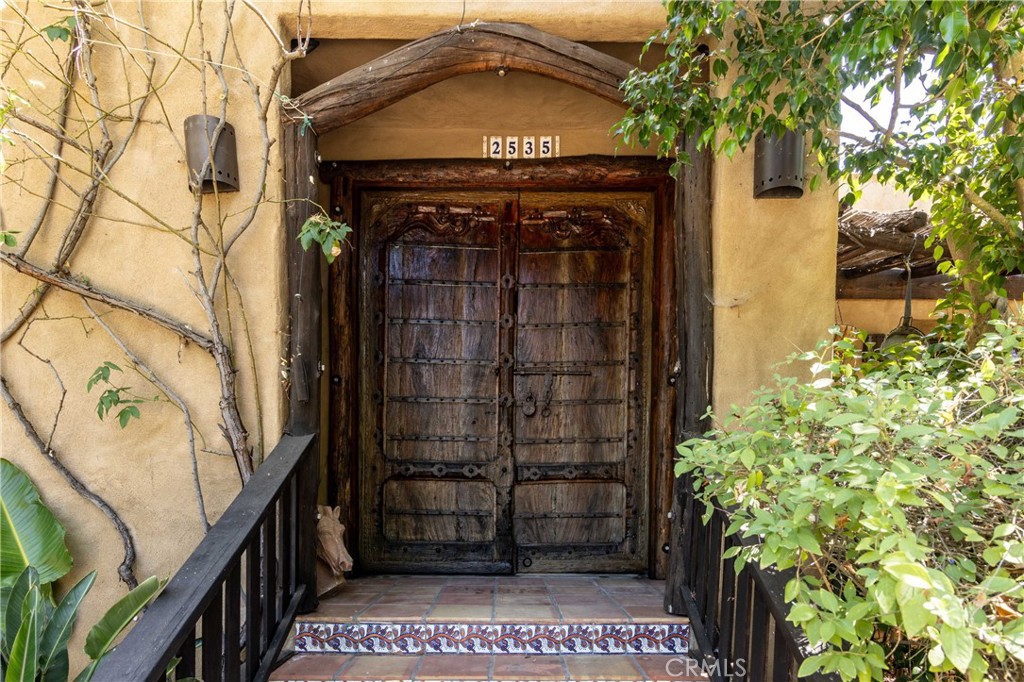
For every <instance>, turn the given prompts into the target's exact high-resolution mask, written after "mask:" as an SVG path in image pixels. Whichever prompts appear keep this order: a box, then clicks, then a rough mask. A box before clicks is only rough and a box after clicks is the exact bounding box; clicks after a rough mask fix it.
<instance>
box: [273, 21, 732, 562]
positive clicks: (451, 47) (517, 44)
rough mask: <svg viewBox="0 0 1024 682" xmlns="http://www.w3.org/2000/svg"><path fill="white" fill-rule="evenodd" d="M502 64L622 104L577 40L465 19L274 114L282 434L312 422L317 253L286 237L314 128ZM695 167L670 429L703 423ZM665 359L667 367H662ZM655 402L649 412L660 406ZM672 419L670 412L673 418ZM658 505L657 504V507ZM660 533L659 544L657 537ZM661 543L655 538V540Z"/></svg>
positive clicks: (610, 73)
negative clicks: (281, 219) (286, 340)
mask: <svg viewBox="0 0 1024 682" xmlns="http://www.w3.org/2000/svg"><path fill="white" fill-rule="evenodd" d="M500 68H506V69H511V70H517V71H523V72H528V73H532V74H536V75H541V76H545V77H547V78H551V79H554V80H558V81H560V82H563V83H566V84H569V85H572V86H574V87H577V88H580V89H582V90H584V91H586V92H589V93H591V94H593V95H595V96H598V97H600V98H602V99H605V100H608V101H611V102H614V103H617V104H622V103H623V102H622V93H621V91H620V89H619V88H620V85H621V83H622V80H623V79H624V78H625V77H626V76H627V75H628V73H629V71H630V70H631V66H630V65H629V64H627V63H626V62H624V61H622V60H619V59H616V58H614V57H611V56H609V55H606V54H604V53H601V52H598V51H597V50H594V49H593V48H590V47H588V46H586V45H583V44H580V43H575V42H572V41H569V40H566V39H564V38H560V37H558V36H554V35H551V34H548V33H544V32H542V31H539V30H537V29H535V28H533V27H530V26H526V25H522V24H488V23H475V24H472V25H468V26H461V27H455V28H452V29H449V30H446V31H442V32H439V33H435V34H433V35H430V36H428V37H425V38H422V39H420V40H417V41H414V42H412V43H409V44H407V45H404V46H402V47H400V48H398V49H396V50H394V51H392V52H390V53H388V54H386V55H384V56H382V57H380V58H378V59H375V60H373V61H371V62H369V63H367V64H364V65H363V66H361V67H359V68H356V69H353V70H351V71H349V72H346V73H344V74H342V75H340V76H338V77H337V78H334V79H333V80H331V81H328V82H327V83H324V84H323V85H320V86H318V87H316V88H314V89H312V90H310V91H308V92H307V93H305V94H303V95H302V96H300V97H298V98H296V99H295V100H294V101H293V102H292V103H291V104H292V105H293V106H288V107H286V108H285V111H284V112H283V119H284V120H283V123H284V126H283V128H284V130H283V135H284V140H283V141H284V164H285V175H286V183H287V184H286V192H285V214H286V228H287V230H286V234H287V237H286V239H287V243H288V252H289V266H288V267H289V275H288V276H289V310H290V331H291V335H290V352H289V359H290V363H291V387H290V405H289V408H290V410H289V411H290V416H289V421H288V424H289V426H288V430H289V432H291V433H295V434H299V433H316V432H318V431H319V427H320V414H321V410H320V400H319V397H320V390H319V389H320V382H319V376H320V374H321V372H322V365H321V364H320V360H321V333H322V332H321V320H320V318H321V302H322V291H321V274H320V273H321V270H320V268H321V261H322V257H321V255H320V254H319V253H318V252H317V251H315V250H314V251H309V252H305V251H303V250H302V249H301V247H300V246H299V243H298V240H297V239H296V235H297V234H298V232H299V230H300V228H301V226H302V224H303V223H304V222H305V220H306V219H307V218H308V217H309V216H310V214H311V213H312V212H313V210H314V208H315V205H316V204H315V201H316V199H317V197H318V185H317V183H316V178H317V177H318V168H317V166H318V154H317V136H318V135H322V134H325V133H327V132H330V131H333V130H336V129H337V128H340V127H342V126H344V125H346V124H349V123H352V122H353V121H356V120H358V119H360V118H362V117H364V116H367V115H369V114H371V113H373V112H376V111H379V110H381V109H383V108H385V107H387V106H389V105H391V104H394V103H395V102H397V101H399V100H401V99H403V98H405V97H408V96H409V95H412V94H414V93H416V92H419V91H421V90H424V89H425V88H427V87H429V86H431V85H434V84H436V83H440V82H442V81H444V80H446V79H449V78H452V77H454V76H459V75H464V74H470V73H479V72H486V71H497V70H499V69H500ZM687 146H688V151H689V152H690V155H691V158H692V160H693V164H692V165H690V166H687V167H686V168H685V169H684V170H683V172H682V174H681V175H680V178H679V182H677V183H676V192H675V193H676V197H675V206H676V207H677V210H676V211H675V225H674V229H673V233H674V240H673V241H674V258H673V261H674V264H675V289H676V296H675V303H674V304H673V305H674V306H676V309H677V310H678V315H675V316H674V317H675V319H676V320H677V321H678V322H677V324H678V327H677V328H674V329H672V330H667V329H666V330H664V331H665V333H671V334H672V336H673V337H674V338H673V341H674V344H675V346H676V347H677V348H678V355H677V354H676V353H675V352H673V353H671V355H672V358H666V360H674V359H676V358H677V359H678V363H675V365H676V370H675V371H673V372H672V373H671V376H668V377H664V380H666V381H668V383H669V384H670V385H672V386H675V387H676V389H677V393H676V395H677V398H676V400H674V401H673V402H674V405H675V409H674V410H673V409H672V408H668V411H669V412H670V413H671V414H670V415H668V416H669V421H670V422H673V426H674V428H673V429H672V431H673V434H674V435H675V436H677V437H678V436H689V435H691V434H694V433H697V432H701V431H703V428H702V417H703V415H704V413H705V412H706V410H707V407H708V405H709V402H710V389H711V380H710V374H711V366H712V345H713V335H712V309H711V304H710V301H711V297H710V292H711V253H710V224H711V222H710V217H711V205H710V177H711V172H710V171H711V165H710V164H711V159H710V156H709V155H708V154H707V153H706V152H705V153H697V152H696V150H695V149H694V148H692V145H687ZM672 364H673V362H667V364H666V366H672ZM666 407H667V406H661V407H659V408H658V409H666ZM673 417H674V418H673ZM661 511H665V510H661ZM667 539H668V538H667V537H664V538H661V540H667ZM660 545H661V542H660V541H659V543H658V546H660Z"/></svg>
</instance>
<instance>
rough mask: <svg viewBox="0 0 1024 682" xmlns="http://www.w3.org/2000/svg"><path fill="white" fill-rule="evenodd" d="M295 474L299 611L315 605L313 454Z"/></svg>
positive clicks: (316, 471) (316, 479) (316, 476)
mask: <svg viewBox="0 0 1024 682" xmlns="http://www.w3.org/2000/svg"><path fill="white" fill-rule="evenodd" d="M318 447H319V446H318V443H317V441H316V440H314V441H313V444H312V446H311V448H310V449H311V450H312V451H313V452H314V453H316V452H319V450H318ZM296 476H297V478H298V482H297V488H296V493H295V504H296V509H295V512H296V518H297V523H298V529H299V537H298V539H297V540H296V542H295V577H296V583H297V584H300V585H306V586H307V588H308V589H306V590H305V592H304V594H303V598H302V603H301V604H299V613H310V612H311V611H313V610H314V609H316V605H317V598H316V499H317V492H318V490H319V488H320V466H319V463H318V461H317V458H316V457H307V458H306V460H305V462H304V463H303V464H302V465H301V468H300V469H299V470H298V472H297V473H296Z"/></svg>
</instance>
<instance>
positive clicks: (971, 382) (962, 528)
mask: <svg viewBox="0 0 1024 682" xmlns="http://www.w3.org/2000/svg"><path fill="white" fill-rule="evenodd" d="M862 355H863V357H862ZM1022 355H1024V326H1022V325H1021V323H1020V322H1014V323H997V324H996V327H995V332H994V333H991V334H989V335H987V336H986V337H985V338H984V339H983V340H982V341H981V342H980V343H978V345H977V346H976V347H975V348H973V349H971V350H967V349H966V348H965V347H964V346H963V345H961V344H957V343H942V344H940V343H933V344H932V345H924V343H920V342H919V343H917V344H908V345H906V346H903V347H901V348H899V349H897V350H896V351H895V352H894V353H892V354H890V355H889V356H888V357H875V358H871V357H869V356H868V354H861V353H860V352H859V351H858V350H857V346H856V344H855V343H854V342H852V341H850V340H846V339H841V340H837V341H834V342H831V343H827V344H823V345H822V346H821V347H820V348H819V349H818V351H817V352H815V353H810V354H806V355H803V356H799V357H798V358H797V359H800V360H804V361H807V360H811V361H813V362H814V364H813V367H812V371H813V373H814V375H815V380H814V381H813V382H811V383H801V382H798V381H796V380H794V379H781V378H780V379H778V380H777V384H776V385H775V386H774V387H773V388H771V389H768V390H765V389H762V391H760V392H759V393H758V394H757V395H756V397H755V399H754V400H753V402H752V404H751V405H750V406H749V407H747V408H745V409H742V410H737V411H735V413H734V414H733V415H731V418H730V419H729V420H727V422H726V423H725V426H724V428H720V429H716V430H715V431H713V432H712V434H710V435H711V436H712V438H713V439H711V440H702V439H694V440H690V441H687V442H685V443H683V444H682V445H680V446H679V453H680V455H681V460H680V461H679V462H678V463H677V465H676V473H677V474H680V475H681V474H683V473H690V474H691V475H692V477H693V481H694V488H695V490H696V491H697V493H696V494H697V496H698V499H700V500H701V501H703V502H704V503H705V505H707V507H706V509H707V514H706V516H705V522H706V520H707V517H708V516H710V510H711V505H723V506H725V507H727V508H733V509H734V511H733V513H734V517H733V519H734V520H733V522H732V524H731V526H730V527H729V529H728V532H729V533H740V534H742V535H743V536H745V537H754V538H757V537H759V538H760V539H761V541H760V542H759V543H758V544H756V545H754V546H753V547H750V548H748V549H745V550H742V551H740V550H738V549H737V550H735V551H733V552H731V553H729V554H728V556H730V557H731V556H736V561H737V564H739V565H740V566H742V565H743V564H744V563H745V562H747V561H757V562H759V563H760V565H761V566H765V567H766V566H774V567H776V568H779V569H786V568H793V569H795V572H796V577H794V578H793V579H792V580H790V581H789V583H788V584H787V586H786V592H785V598H786V600H787V601H788V602H789V603H790V604H791V611H790V615H789V620H790V621H792V622H793V623H795V624H797V625H798V626H800V627H801V628H802V629H803V630H804V631H805V632H806V633H807V636H808V639H809V640H810V643H811V644H812V645H828V646H827V647H826V648H825V649H824V650H823V651H822V652H821V653H819V654H817V655H814V656H811V657H810V658H808V659H807V660H806V661H805V662H804V664H803V665H802V666H801V669H800V674H801V675H806V674H809V673H810V672H813V671H814V670H819V669H820V670H824V671H829V672H833V671H834V672H838V673H840V675H841V676H842V678H843V679H846V680H853V679H859V680H872V679H873V680H881V679H883V678H884V679H893V678H895V679H899V680H910V679H913V680H937V679H970V680H983V679H985V680H1015V681H1018V682H1019V680H1024V617H1022V615H1021V612H1022V611H1024V416H1022V415H1024V412H1022V407H1024V406H1022V403H1024V357H1022ZM883 671H888V672H883Z"/></svg>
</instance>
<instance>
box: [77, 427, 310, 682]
mask: <svg viewBox="0 0 1024 682" xmlns="http://www.w3.org/2000/svg"><path fill="white" fill-rule="evenodd" d="M314 444H315V438H314V436H312V435H306V436H289V435H285V436H283V437H282V438H281V441H280V442H279V443H278V444H277V447H275V448H274V450H273V451H272V452H271V453H270V456H268V457H267V459H266V461H265V462H264V463H263V465H262V466H261V467H260V468H259V469H257V470H256V472H255V473H254V474H253V476H252V478H251V479H250V480H249V482H248V483H247V484H246V485H245V486H244V487H243V488H242V490H241V492H240V493H239V494H238V496H237V497H236V498H235V500H234V501H233V502H232V503H231V505H230V506H229V507H228V509H227V511H225V512H224V514H223V516H221V518H220V520H218V521H217V523H216V524H214V526H213V527H212V528H211V529H210V531H209V532H208V533H207V534H206V537H204V538H203V540H202V542H200V543H199V546H198V547H196V549H195V551H194V552H193V553H192V555H191V556H190V557H189V558H188V559H187V560H186V561H185V564H184V565H183V566H182V567H181V569H180V570H179V571H178V572H177V573H176V574H175V575H174V577H173V578H172V579H171V581H170V582H169V583H168V585H167V587H166V588H165V589H164V591H163V592H162V593H161V594H160V596H158V597H157V598H156V600H155V601H154V602H153V604H152V605H150V607H149V608H148V609H147V610H146V612H145V614H144V615H143V616H142V618H141V619H140V620H139V622H138V623H136V625H135V627H134V628H132V630H131V632H129V633H128V636H127V637H125V639H124V641H123V642H121V643H120V644H119V645H118V646H117V648H116V649H114V650H113V651H112V652H111V653H110V654H109V655H108V656H107V657H106V658H104V659H103V661H102V662H101V663H100V665H99V667H98V669H97V671H96V674H95V676H94V677H93V680H95V682H125V681H126V680H132V681H133V682H155V681H156V680H159V679H163V678H165V677H166V678H167V679H175V678H181V677H191V676H196V677H200V678H201V679H202V680H203V681H204V682H217V681H220V680H225V681H238V680H245V681H246V682H253V681H257V680H266V679H267V678H268V677H269V676H270V672H271V670H272V669H273V666H274V664H275V661H276V658H277V655H278V654H279V653H280V651H281V647H282V646H283V645H284V642H285V639H286V638H287V635H288V632H289V630H290V628H291V624H292V621H293V620H294V618H295V614H296V613H304V612H308V611H311V610H313V609H314V608H316V589H315V586H316V564H315V557H314V545H313V543H314V538H315V532H316V530H315V524H316V520H315V519H316V517H315V514H316V507H315V504H316V477H317V466H316V464H317V462H316V457H315V452H316V448H315V445H314ZM197 659H199V660H198V665H197Z"/></svg>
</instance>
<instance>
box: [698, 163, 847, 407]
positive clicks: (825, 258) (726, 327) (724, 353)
mask: <svg viewBox="0 0 1024 682" xmlns="http://www.w3.org/2000/svg"><path fill="white" fill-rule="evenodd" d="M811 163H812V162H811V160H810V159H808V160H807V161H806V168H808V169H810V168H811ZM753 177H754V150H753V145H751V147H750V148H749V149H748V150H747V151H746V152H743V153H737V154H736V156H735V157H733V159H732V161H728V160H726V159H724V158H723V159H720V160H718V162H717V163H716V164H715V169H714V178H713V180H712V254H713V262H714V279H715V284H714V301H713V303H714V307H715V317H714V326H715V367H714V386H713V405H714V408H715V410H716V411H717V412H718V413H719V414H724V412H725V410H726V409H728V408H729V407H730V406H731V405H732V404H741V403H743V402H745V401H746V399H747V396H748V395H749V393H750V391H751V390H753V389H756V388H757V387H759V386H761V385H764V384H766V383H768V382H769V381H770V380H771V377H772V376H773V374H775V373H776V372H779V371H780V368H779V367H777V366H776V365H777V364H778V363H779V362H781V361H782V360H784V359H785V358H786V357H787V356H789V355H790V354H792V353H795V352H799V351H806V350H812V349H813V348H814V347H815V345H816V344H817V342H818V341H819V340H821V339H822V338H825V336H826V334H827V331H828V328H829V326H830V325H831V324H832V321H833V316H834V313H833V310H834V306H835V277H836V241H837V238H838V237H837V227H836V215H837V211H838V197H837V195H836V193H835V192H834V191H833V190H831V189H830V188H827V187H826V188H822V189H818V190H816V191H814V192H811V191H807V190H805V192H804V196H803V197H802V198H800V199H754V198H753ZM823 184H824V183H823Z"/></svg>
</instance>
